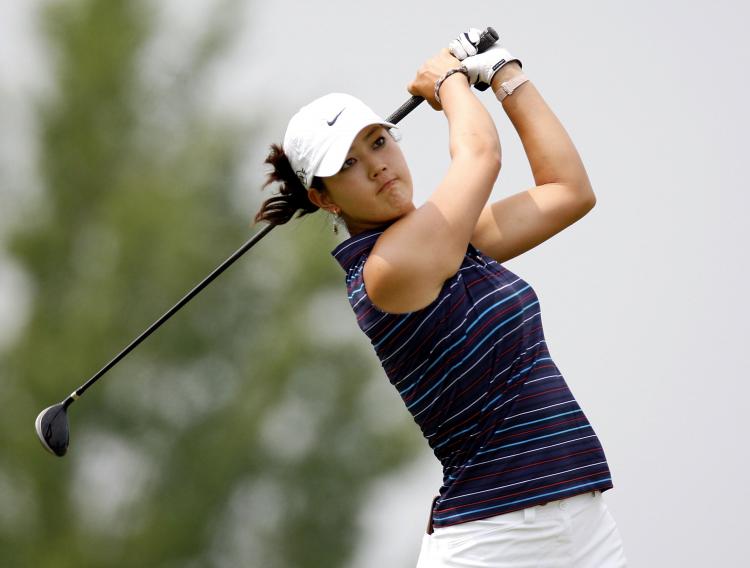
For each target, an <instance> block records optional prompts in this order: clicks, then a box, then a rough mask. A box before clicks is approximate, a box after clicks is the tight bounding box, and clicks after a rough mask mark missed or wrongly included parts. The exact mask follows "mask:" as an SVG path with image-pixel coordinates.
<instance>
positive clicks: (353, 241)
mask: <svg viewBox="0 0 750 568" xmlns="http://www.w3.org/2000/svg"><path fill="white" fill-rule="evenodd" d="M386 227H387V225H384V226H382V227H378V228H376V229H368V230H367V231H362V232H361V233H358V234H356V235H355V236H353V237H349V238H348V239H346V240H345V241H344V242H342V243H341V244H340V245H338V246H337V247H336V248H335V249H333V250H332V251H331V254H332V255H333V257H334V258H335V259H336V260H337V261H338V263H339V264H340V265H341V267H342V268H343V269H344V270H349V269H350V268H351V267H352V266H353V265H354V264H355V262H357V260H358V259H359V258H361V257H362V255H363V254H364V253H366V252H369V251H370V249H372V247H373V246H375V241H377V240H378V237H379V236H380V235H382V234H383V231H385V229H386Z"/></svg>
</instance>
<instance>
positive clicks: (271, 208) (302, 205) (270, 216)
mask: <svg viewBox="0 0 750 568" xmlns="http://www.w3.org/2000/svg"><path fill="white" fill-rule="evenodd" d="M264 163H265V164H270V165H271V166H273V170H272V171H270V172H269V173H268V176H267V178H266V183H264V184H263V187H262V188H261V189H265V188H266V187H268V186H269V185H271V184H272V183H278V184H279V193H278V194H276V195H274V196H273V197H270V198H269V199H266V200H265V201H264V202H263V205H261V207H260V210H259V211H258V213H257V214H256V215H255V221H256V223H257V222H258V221H268V222H269V223H273V224H274V225H283V224H284V223H286V222H287V221H289V220H291V219H292V217H294V216H295V214H296V213H298V212H299V214H297V217H302V216H303V215H307V214H308V213H314V212H315V211H317V210H318V206H317V205H315V204H314V203H313V202H312V201H310V200H309V199H308V198H307V190H306V189H305V186H304V185H302V182H301V181H300V180H299V179H298V178H297V176H296V175H295V173H294V170H293V169H292V164H291V163H290V162H289V158H287V156H286V154H285V153H284V149H283V148H282V147H281V146H279V145H278V144H271V151H270V152H269V153H268V156H267V157H266V159H265V161H264ZM312 187H313V188H315V189H317V190H323V189H325V186H324V185H323V180H322V179H321V178H319V177H314V178H313V180H312Z"/></svg>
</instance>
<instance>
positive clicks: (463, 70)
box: [435, 65, 469, 105]
mask: <svg viewBox="0 0 750 568" xmlns="http://www.w3.org/2000/svg"><path fill="white" fill-rule="evenodd" d="M454 73H463V74H464V75H466V79H467V80H469V70H468V69H467V68H466V67H464V66H463V65H461V67H456V68H455V69H451V70H450V71H448V72H447V73H446V74H445V75H443V76H442V77H440V79H438V80H437V81H436V82H435V100H436V101H437V102H438V104H441V105H442V104H443V103H441V102H440V87H441V86H442V85H443V81H445V80H446V79H447V78H448V77H450V76H451V75H453V74H454Z"/></svg>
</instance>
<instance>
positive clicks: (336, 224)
mask: <svg viewBox="0 0 750 568" xmlns="http://www.w3.org/2000/svg"><path fill="white" fill-rule="evenodd" d="M331 214H332V215H333V218H332V221H333V234H334V235H338V234H339V221H340V220H341V210H340V209H337V208H336V207H334V208H333V209H331Z"/></svg>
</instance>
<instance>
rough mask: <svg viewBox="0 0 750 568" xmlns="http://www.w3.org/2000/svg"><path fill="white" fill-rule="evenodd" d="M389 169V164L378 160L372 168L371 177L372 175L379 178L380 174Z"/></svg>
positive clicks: (373, 177)
mask: <svg viewBox="0 0 750 568" xmlns="http://www.w3.org/2000/svg"><path fill="white" fill-rule="evenodd" d="M387 169H388V166H386V165H385V164H384V163H382V162H376V163H375V164H373V166H372V168H371V170H370V177H372V179H377V178H378V176H379V175H380V174H382V173H383V172H385V171H386V170H387Z"/></svg>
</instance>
